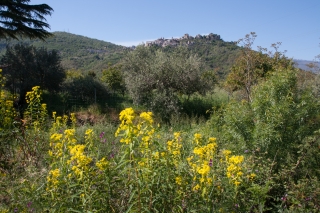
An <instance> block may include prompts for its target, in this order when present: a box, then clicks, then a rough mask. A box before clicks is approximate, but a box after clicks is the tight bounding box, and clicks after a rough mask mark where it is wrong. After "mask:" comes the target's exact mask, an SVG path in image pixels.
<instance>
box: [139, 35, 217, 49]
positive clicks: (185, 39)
mask: <svg viewBox="0 0 320 213" xmlns="http://www.w3.org/2000/svg"><path fill="white" fill-rule="evenodd" d="M200 39H201V40H207V41H213V40H221V38H220V35H217V34H213V33H210V34H209V35H200V34H198V35H196V36H195V37H192V36H190V35H189V34H187V33H186V34H184V36H182V37H181V38H171V39H165V38H159V39H157V40H155V41H147V42H146V43H145V46H154V45H155V46H160V47H166V46H177V45H180V44H185V45H188V46H189V45H192V44H194V42H195V41H196V40H200Z"/></svg>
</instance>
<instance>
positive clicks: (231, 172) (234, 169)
mask: <svg viewBox="0 0 320 213" xmlns="http://www.w3.org/2000/svg"><path fill="white" fill-rule="evenodd" d="M223 154H224V155H225V158H226V163H227V165H228V167H227V177H228V178H229V179H230V180H231V181H232V182H233V183H234V185H235V186H236V187H237V186H239V185H240V183H241V182H242V176H243V171H242V168H241V164H242V162H243V160H244V157H243V156H242V155H232V156H230V154H231V151H229V150H225V151H224V152H223Z"/></svg>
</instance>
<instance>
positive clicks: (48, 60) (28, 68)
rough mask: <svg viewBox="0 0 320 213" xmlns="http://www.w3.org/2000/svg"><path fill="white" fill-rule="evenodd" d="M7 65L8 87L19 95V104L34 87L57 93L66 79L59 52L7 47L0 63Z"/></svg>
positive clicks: (25, 47) (31, 47)
mask: <svg viewBox="0 0 320 213" xmlns="http://www.w3.org/2000/svg"><path fill="white" fill-rule="evenodd" d="M0 62H1V63H2V64H6V66H7V67H6V68H4V75H5V76H6V79H7V83H6V84H7V86H8V87H9V88H10V89H11V90H12V91H13V92H14V93H17V94H19V97H20V99H19V104H23V103H24V98H25V94H26V92H27V91H30V90H31V88H32V87H33V86H40V87H41V88H42V89H47V90H48V91H57V90H58V89H59V86H60V84H61V83H62V81H63V79H64V78H65V72H64V70H63V68H62V66H61V64H60V56H59V54H58V52H57V51H55V50H52V51H48V50H47V49H45V48H39V49H37V48H35V47H34V46H25V45H21V44H18V45H15V46H13V47H9V46H8V47H7V51H6V53H5V55H4V56H3V57H2V58H1V61H0Z"/></svg>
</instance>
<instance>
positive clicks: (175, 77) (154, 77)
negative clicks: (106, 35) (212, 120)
mask: <svg viewBox="0 0 320 213" xmlns="http://www.w3.org/2000/svg"><path fill="white" fill-rule="evenodd" d="M123 70H124V79H125V83H126V87H127V90H128V92H129V94H130V95H131V97H132V99H133V101H134V103H135V104H142V105H145V106H147V107H148V108H149V109H152V110H153V112H155V113H157V114H160V115H161V116H162V118H163V119H164V120H165V121H168V119H169V118H170V116H171V115H172V114H174V113H178V112H179V109H180V107H179V95H182V94H185V95H188V96H190V95H192V94H193V93H196V92H198V93H202V94H204V93H205V92H206V91H208V90H210V89H211V87H212V86H213V84H212V83H213V82H212V78H205V75H204V64H203V62H202V60H201V58H199V57H198V56H197V55H194V54H193V53H191V52H190V51H188V49H187V48H185V47H180V48H177V49H175V50H174V51H172V52H164V51H161V50H153V49H152V48H149V47H144V46H138V47H137V48H136V49H135V50H134V51H132V52H129V53H128V55H127V57H126V58H125V60H124V62H123Z"/></svg>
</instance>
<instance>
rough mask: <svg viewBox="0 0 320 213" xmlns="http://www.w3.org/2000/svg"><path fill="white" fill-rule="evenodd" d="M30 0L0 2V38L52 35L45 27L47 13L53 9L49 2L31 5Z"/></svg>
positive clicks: (44, 36)
mask: <svg viewBox="0 0 320 213" xmlns="http://www.w3.org/2000/svg"><path fill="white" fill-rule="evenodd" d="M29 2H30V0H2V1H1V2H0V39H8V38H13V39H19V37H27V38H40V39H42V40H44V39H45V38H47V37H48V36H50V35H52V34H51V33H49V32H48V31H47V30H45V28H50V26H49V24H48V23H46V19H45V17H44V16H45V15H51V13H52V11H53V9H52V8H51V7H50V6H48V5H47V4H39V5H30V4H28V3H29Z"/></svg>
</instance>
